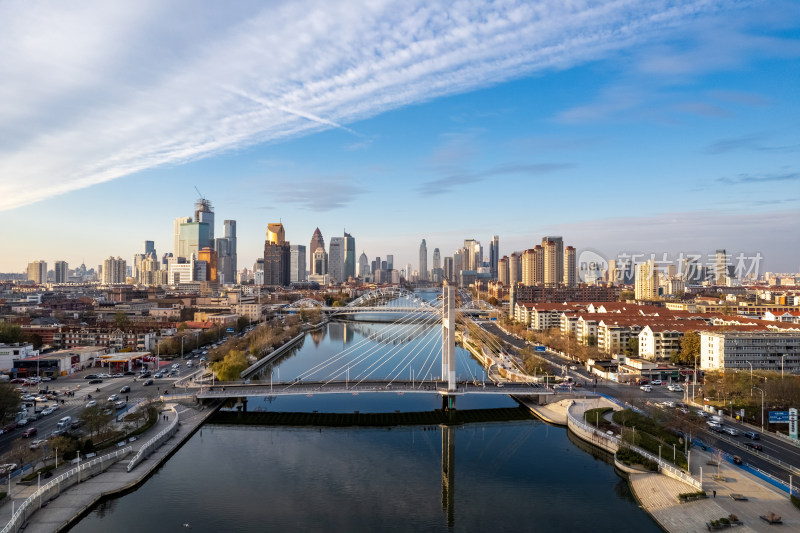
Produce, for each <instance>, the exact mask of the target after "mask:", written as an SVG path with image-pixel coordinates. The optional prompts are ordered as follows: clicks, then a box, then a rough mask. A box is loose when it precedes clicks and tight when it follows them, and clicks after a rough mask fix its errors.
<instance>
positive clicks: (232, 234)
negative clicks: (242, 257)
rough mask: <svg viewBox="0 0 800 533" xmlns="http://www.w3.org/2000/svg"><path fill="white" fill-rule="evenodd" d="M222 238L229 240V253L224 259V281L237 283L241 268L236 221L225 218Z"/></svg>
mask: <svg viewBox="0 0 800 533" xmlns="http://www.w3.org/2000/svg"><path fill="white" fill-rule="evenodd" d="M222 224H223V225H222V238H223V239H225V240H226V241H228V250H227V252H228V254H227V256H226V257H225V261H223V266H224V267H225V268H224V271H223V276H224V280H223V281H224V282H225V283H236V271H237V270H238V269H239V257H238V255H237V253H238V252H237V242H236V221H235V220H225V221H224V222H223V223H222Z"/></svg>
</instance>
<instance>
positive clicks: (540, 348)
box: [533, 346, 788, 421]
mask: <svg viewBox="0 0 800 533" xmlns="http://www.w3.org/2000/svg"><path fill="white" fill-rule="evenodd" d="M533 351H534V352H546V351H547V348H546V347H544V346H534V347H533ZM787 416H788V415H787ZM787 421H788V418H787Z"/></svg>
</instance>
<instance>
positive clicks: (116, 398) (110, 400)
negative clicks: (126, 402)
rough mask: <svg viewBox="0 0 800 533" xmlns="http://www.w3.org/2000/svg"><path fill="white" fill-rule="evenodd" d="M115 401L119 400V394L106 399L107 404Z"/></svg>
mask: <svg viewBox="0 0 800 533" xmlns="http://www.w3.org/2000/svg"><path fill="white" fill-rule="evenodd" d="M117 400H119V394H112V395H111V396H109V397H108V401H109V402H116V401H117Z"/></svg>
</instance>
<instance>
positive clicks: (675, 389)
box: [672, 385, 683, 392]
mask: <svg viewBox="0 0 800 533" xmlns="http://www.w3.org/2000/svg"><path fill="white" fill-rule="evenodd" d="M672 392H683V387H681V386H680V385H673V386H672Z"/></svg>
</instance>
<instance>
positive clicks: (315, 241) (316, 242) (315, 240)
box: [308, 228, 325, 255]
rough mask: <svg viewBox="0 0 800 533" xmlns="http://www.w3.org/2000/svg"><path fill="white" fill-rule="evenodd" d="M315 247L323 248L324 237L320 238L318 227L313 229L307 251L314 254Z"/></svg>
mask: <svg viewBox="0 0 800 533" xmlns="http://www.w3.org/2000/svg"><path fill="white" fill-rule="evenodd" d="M317 248H322V249H323V250H324V249H325V239H323V238H322V233H321V232H320V231H319V228H317V229H315V230H314V235H312V236H311V244H310V245H309V246H308V253H309V254H311V255H314V252H316V251H317Z"/></svg>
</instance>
